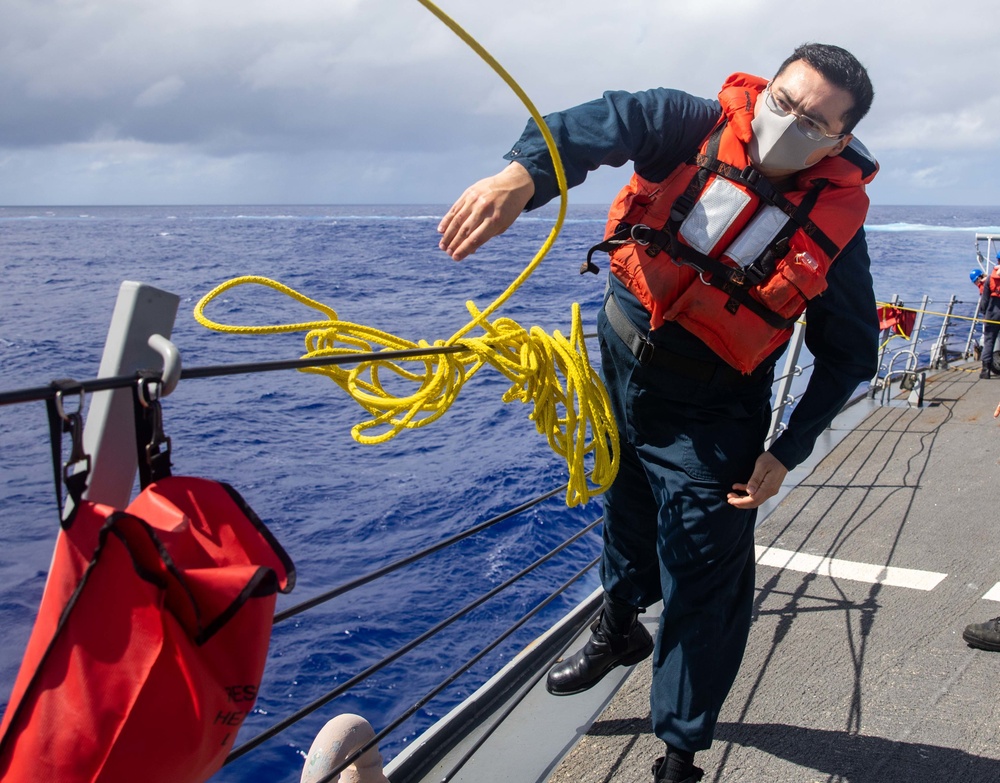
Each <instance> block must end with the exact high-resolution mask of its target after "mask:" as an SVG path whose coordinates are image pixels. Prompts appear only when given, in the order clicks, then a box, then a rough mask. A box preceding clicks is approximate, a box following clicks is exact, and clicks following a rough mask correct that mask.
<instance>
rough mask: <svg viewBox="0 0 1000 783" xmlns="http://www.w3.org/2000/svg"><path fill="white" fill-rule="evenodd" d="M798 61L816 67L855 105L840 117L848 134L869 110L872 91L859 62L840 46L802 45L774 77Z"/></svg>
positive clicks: (873, 91) (872, 96) (865, 72)
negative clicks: (849, 96) (844, 91)
mask: <svg viewBox="0 0 1000 783" xmlns="http://www.w3.org/2000/svg"><path fill="white" fill-rule="evenodd" d="M798 60H802V61H804V62H805V63H807V64H808V65H810V66H812V67H813V68H815V69H816V70H817V71H819V72H820V74H821V75H822V76H823V78H824V79H826V80H827V81H828V82H830V83H831V84H833V85H836V86H837V87H839V88H841V89H842V90H846V91H847V92H848V93H850V95H851V97H852V98H853V99H854V104H853V105H852V106H851V108H850V109H848V110H847V113H846V114H845V115H844V116H843V118H842V119H843V122H844V129H843V132H844V133H850V132H851V131H853V130H854V127H855V126H856V125H857V124H858V123H859V122H860V121H861V118H862V117H864V116H865V115H866V114H867V113H868V110H869V109H870V108H871V107H872V99H873V98H874V97H875V90H874V89H873V88H872V83H871V80H870V79H869V78H868V71H867V70H865V66H863V65H862V64H861V63H860V62H858V59H857V58H856V57H855V56H854V55H853V54H851V53H850V52H849V51H847V50H846V49H841V48H840V47H839V46H832V45H830V44H820V43H804V44H802V45H801V46H799V47H798V48H797V49H796V50H795V51H794V52H792V53H791V55H790V56H789V57H788V59H787V60H785V61H784V62H783V63H782V64H781V67H780V68H778V72H777V73H776V74H775V75H774V78H778V76H780V75H781V73H782V71H784V70H785V68H787V67H788V66H789V65H791V64H792V63H794V62H797V61H798Z"/></svg>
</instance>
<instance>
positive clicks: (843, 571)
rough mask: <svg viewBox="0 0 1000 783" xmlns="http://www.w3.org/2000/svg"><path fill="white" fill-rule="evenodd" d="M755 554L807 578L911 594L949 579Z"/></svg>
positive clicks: (778, 552)
mask: <svg viewBox="0 0 1000 783" xmlns="http://www.w3.org/2000/svg"><path fill="white" fill-rule="evenodd" d="M756 550H757V563H758V565H767V566H773V567H774V568H784V569H787V570H789V571H801V572H802V573H806V574H821V575H823V576H829V577H832V578H834V579H852V580H854V581H856V582H867V583H869V584H882V585H891V586H893V587H909V588H911V589H913V590H933V589H934V588H935V587H937V586H938V584H940V582H941V580H942V579H944V578H945V577H946V576H948V575H947V574H938V573H935V572H934V571H917V570H916V569H913V568H897V567H896V566H884V565H873V564H870V563H855V562H852V561H850V560H837V559H836V558H832V557H820V556H819V555H808V554H806V553H805V552H791V551H789V550H787V549H775V548H774V547H763V546H758V547H756ZM994 590H995V591H997V593H998V594H997V598H996V599H995V600H998V601H1000V585H998V586H997V587H994V588H993V590H991V591H990V592H993V591H994ZM987 595H989V594H987Z"/></svg>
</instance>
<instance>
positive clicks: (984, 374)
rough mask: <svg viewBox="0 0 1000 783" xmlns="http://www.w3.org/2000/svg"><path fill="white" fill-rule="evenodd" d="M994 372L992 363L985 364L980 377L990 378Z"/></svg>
mask: <svg viewBox="0 0 1000 783" xmlns="http://www.w3.org/2000/svg"><path fill="white" fill-rule="evenodd" d="M991 374H992V373H991V372H990V365H988V364H984V365H983V369H982V370H981V371H980V372H979V377H980V378H983V379H988V378H989V377H990V375H991Z"/></svg>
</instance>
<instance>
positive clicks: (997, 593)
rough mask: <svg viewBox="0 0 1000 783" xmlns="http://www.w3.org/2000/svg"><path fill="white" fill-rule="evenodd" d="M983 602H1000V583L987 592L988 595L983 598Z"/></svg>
mask: <svg viewBox="0 0 1000 783" xmlns="http://www.w3.org/2000/svg"><path fill="white" fill-rule="evenodd" d="M983 600H984V601H1000V582H997V583H996V584H995V585H993V587H991V588H990V589H989V590H988V591H987V593H986V595H984V596H983Z"/></svg>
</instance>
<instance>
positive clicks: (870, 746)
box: [715, 723, 1000, 783]
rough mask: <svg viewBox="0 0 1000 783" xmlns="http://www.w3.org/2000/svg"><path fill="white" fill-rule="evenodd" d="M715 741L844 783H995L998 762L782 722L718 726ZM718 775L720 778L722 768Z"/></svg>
mask: <svg viewBox="0 0 1000 783" xmlns="http://www.w3.org/2000/svg"><path fill="white" fill-rule="evenodd" d="M715 741H716V742H731V743H733V744H735V745H740V746H743V747H749V748H756V749H757V750H761V751H764V752H765V753H768V754H770V755H772V756H774V757H776V758H780V759H784V760H786V761H789V762H791V763H793V764H796V765H798V766H801V767H806V768H809V769H814V770H817V771H818V772H820V773H821V774H825V775H829V776H830V777H831V779H834V780H840V781H844V783H937V782H938V781H942V780H969V781H974V780H975V781H987V780H1000V760H998V759H994V758H985V757H983V756H976V755H974V754H971V753H967V752H965V751H963V750H957V749H955V748H947V747H941V746H938V745H928V744H926V743H920V742H901V741H897V740H890V739H885V738H883V737H872V736H863V735H858V734H852V733H850V732H847V731H830V730H825V729H811V728H806V727H803V726H788V725H785V724H781V723H740V724H737V723H720V724H719V725H718V728H717V730H716V733H715ZM720 772H722V773H723V776H724V770H720ZM723 779H724V777H723Z"/></svg>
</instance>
